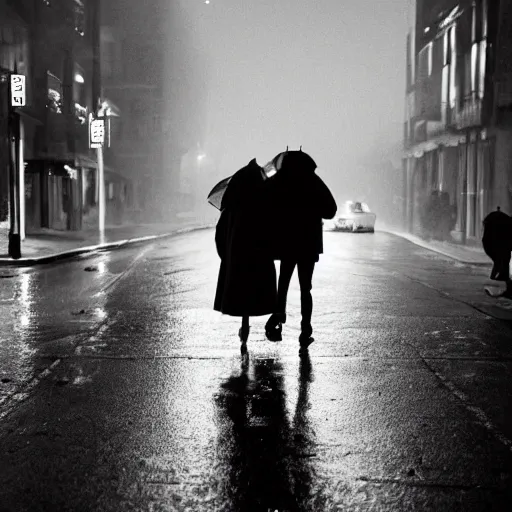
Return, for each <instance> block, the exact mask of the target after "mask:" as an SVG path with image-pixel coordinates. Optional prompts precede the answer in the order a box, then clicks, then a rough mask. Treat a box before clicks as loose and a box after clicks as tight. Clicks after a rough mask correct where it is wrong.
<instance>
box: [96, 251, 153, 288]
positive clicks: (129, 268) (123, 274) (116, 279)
mask: <svg viewBox="0 0 512 512" xmlns="http://www.w3.org/2000/svg"><path fill="white" fill-rule="evenodd" d="M153 247H154V244H153V245H150V246H148V247H146V248H145V249H144V250H142V251H140V252H139V254H137V256H135V258H134V259H133V261H132V262H131V263H130V264H129V265H128V266H127V267H126V268H125V269H124V270H123V271H122V272H121V273H120V274H118V275H117V276H115V277H113V278H112V279H111V280H110V281H109V282H108V283H107V284H106V285H105V286H104V287H103V288H102V289H101V290H100V291H99V292H98V293H96V294H95V295H93V297H101V296H102V295H105V293H106V292H107V291H108V290H110V289H111V288H112V287H113V286H114V285H115V284H116V283H118V282H119V281H120V280H121V279H122V278H123V277H126V276H127V275H128V274H129V273H130V272H131V271H132V270H133V268H134V267H135V265H137V264H138V263H139V260H140V259H141V258H142V257H143V256H145V255H146V253H147V252H148V251H149V250H150V249H153Z"/></svg>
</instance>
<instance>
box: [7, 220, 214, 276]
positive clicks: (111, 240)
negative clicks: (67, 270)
mask: <svg viewBox="0 0 512 512" xmlns="http://www.w3.org/2000/svg"><path fill="white" fill-rule="evenodd" d="M207 227H210V225H209V224H201V223H199V222H174V223H154V224H132V225H123V226H107V227H106V228H105V234H104V237H103V239H101V238H100V235H99V233H98V231H97V230H88V231H56V230H51V229H41V230H40V231H38V232H37V233H36V234H30V235H27V237H26V238H25V240H23V241H22V242H21V256H22V257H21V258H20V259H18V260H13V259H12V258H11V257H9V255H8V254H7V241H5V244H4V246H3V247H2V248H1V249H0V266H4V265H9V266H28V265H35V264H39V263H50V262H52V261H56V260H59V259H62V258H69V257H72V256H76V255H78V254H85V253H89V252H94V251H98V250H105V249H114V248H118V247H121V246H122V245H126V244H133V243H138V242H145V241H149V240H155V239H158V238H163V237H167V236H171V235H174V234H178V233H184V232H187V231H192V230H194V229H203V228H207Z"/></svg>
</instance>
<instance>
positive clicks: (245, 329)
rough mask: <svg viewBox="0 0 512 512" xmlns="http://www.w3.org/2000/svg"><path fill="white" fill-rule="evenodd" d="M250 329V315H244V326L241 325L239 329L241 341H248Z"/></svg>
mask: <svg viewBox="0 0 512 512" xmlns="http://www.w3.org/2000/svg"><path fill="white" fill-rule="evenodd" d="M249 329H250V328H249V317H248V316H243V317H242V327H240V330H239V331H238V336H239V337H240V341H241V342H242V343H246V342H247V340H248V339H249Z"/></svg>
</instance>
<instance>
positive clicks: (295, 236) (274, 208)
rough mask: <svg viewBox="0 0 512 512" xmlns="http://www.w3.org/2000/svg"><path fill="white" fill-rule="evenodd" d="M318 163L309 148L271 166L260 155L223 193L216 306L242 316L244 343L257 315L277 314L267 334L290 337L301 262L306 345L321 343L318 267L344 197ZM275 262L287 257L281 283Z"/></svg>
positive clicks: (288, 154)
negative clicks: (316, 336)
mask: <svg viewBox="0 0 512 512" xmlns="http://www.w3.org/2000/svg"><path fill="white" fill-rule="evenodd" d="M315 170H316V163H315V162H314V160H313V159H312V158H311V157H310V156H309V155H308V154H306V153H304V152H302V151H288V150H287V151H286V152H284V153H280V154H279V155H277V156H276V157H275V158H274V159H273V160H272V161H271V162H269V164H267V165H266V166H265V167H264V168H263V167H260V166H259V165H258V164H257V162H256V160H255V159H253V160H252V161H251V162H249V164H248V165H247V166H246V167H244V168H242V169H240V170H239V171H238V172H236V173H235V174H234V175H233V176H232V178H231V179H230V181H229V184H228V186H227V188H226V189H225V191H224V194H223V196H222V202H221V205H220V210H221V216H220V218H219V221H218V223H217V227H216V232H215V242H216V247H217V252H218V255H219V257H220V258H221V265H220V270H219V277H218V282H217V290H216V295H215V302H214V309H215V310H216V311H220V312H221V313H224V314H227V315H230V316H239V317H242V325H241V327H240V330H239V336H240V340H241V342H242V348H243V347H244V346H245V344H246V343H247V340H248V338H249V331H250V326H249V317H251V316H262V315H267V314H270V318H269V319H268V321H267V323H266V325H265V334H266V336H267V338H268V339H269V340H270V341H280V340H281V339H282V335H281V333H282V324H284V323H286V320H287V318H286V300H287V295H288V288H289V285H290V281H291V278H292V275H293V272H294V270H295V267H297V273H298V277H299V284H300V296H301V316H302V320H301V334H300V336H299V343H300V347H301V350H304V349H307V347H308V346H309V345H310V344H311V343H312V342H313V341H314V340H313V337H312V334H313V328H312V325H311V316H312V312H313V299H312V296H311V289H312V279H313V272H314V269H315V264H316V262H317V261H318V260H319V255H320V254H322V252H323V231H322V219H332V218H333V217H334V215H335V214H336V209H337V206H336V202H335V200H334V198H333V196H332V194H331V192H330V191H329V189H328V188H327V186H326V185H325V183H324V182H323V181H322V179H321V178H320V177H319V176H318V175H317V174H316V173H315ZM274 260H280V262H281V263H280V271H279V282H278V286H276V270H275V265H274Z"/></svg>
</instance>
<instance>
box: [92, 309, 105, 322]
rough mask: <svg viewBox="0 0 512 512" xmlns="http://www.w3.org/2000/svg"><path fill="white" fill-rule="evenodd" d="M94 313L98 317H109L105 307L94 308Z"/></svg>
mask: <svg viewBox="0 0 512 512" xmlns="http://www.w3.org/2000/svg"><path fill="white" fill-rule="evenodd" d="M94 314H95V315H96V316H97V317H98V318H101V319H103V318H106V317H107V312H106V311H105V310H104V309H103V308H96V309H95V310H94Z"/></svg>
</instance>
